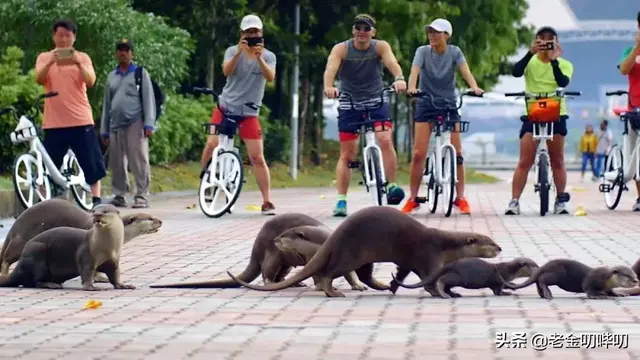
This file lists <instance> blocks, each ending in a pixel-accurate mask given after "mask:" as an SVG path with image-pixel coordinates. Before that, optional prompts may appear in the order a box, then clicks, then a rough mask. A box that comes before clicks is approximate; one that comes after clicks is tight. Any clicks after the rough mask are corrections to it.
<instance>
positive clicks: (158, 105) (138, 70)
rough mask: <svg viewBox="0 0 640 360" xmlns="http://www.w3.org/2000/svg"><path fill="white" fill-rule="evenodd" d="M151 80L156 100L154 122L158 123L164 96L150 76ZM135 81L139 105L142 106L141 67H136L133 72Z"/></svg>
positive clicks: (162, 109)
mask: <svg viewBox="0 0 640 360" xmlns="http://www.w3.org/2000/svg"><path fill="white" fill-rule="evenodd" d="M149 78H150V80H151V87H152V88H153V97H154V98H155V100H156V118H155V121H158V118H159V117H160V115H162V113H163V112H164V100H165V96H164V93H163V92H162V89H160V86H158V84H157V83H156V82H155V81H153V79H152V78H151V76H149ZM135 81H136V85H137V87H138V94H139V95H140V104H142V66H138V67H137V68H136V71H135ZM142 118H143V119H144V106H142Z"/></svg>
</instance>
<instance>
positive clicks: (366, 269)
mask: <svg viewBox="0 0 640 360" xmlns="http://www.w3.org/2000/svg"><path fill="white" fill-rule="evenodd" d="M356 275H358V279H360V281H362V283H363V284H365V285H367V286H368V287H370V288H372V289H373V290H378V291H386V290H389V289H390V288H391V287H390V286H389V285H386V284H383V283H381V282H379V281H378V280H376V279H375V278H374V277H373V263H369V264H365V265H363V266H361V267H360V268H359V269H356Z"/></svg>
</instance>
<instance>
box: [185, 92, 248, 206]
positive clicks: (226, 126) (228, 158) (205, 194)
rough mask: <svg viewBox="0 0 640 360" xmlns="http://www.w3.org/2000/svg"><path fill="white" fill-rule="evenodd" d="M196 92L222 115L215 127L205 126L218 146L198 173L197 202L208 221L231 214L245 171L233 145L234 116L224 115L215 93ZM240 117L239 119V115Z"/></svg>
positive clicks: (234, 131) (237, 150) (205, 124)
mask: <svg viewBox="0 0 640 360" xmlns="http://www.w3.org/2000/svg"><path fill="white" fill-rule="evenodd" d="M193 90H194V91H195V92H198V93H203V94H207V95H212V96H213V97H214V100H215V101H216V106H217V107H218V110H220V113H222V121H221V122H220V124H218V125H215V124H212V123H204V124H203V125H204V127H205V131H206V133H207V134H208V135H218V140H219V141H218V145H217V146H216V147H215V148H214V149H213V151H212V156H211V160H209V163H208V164H207V167H206V168H205V169H204V170H203V171H202V174H200V189H199V191H198V202H199V205H200V210H202V212H203V213H204V214H205V215H206V216H208V217H211V218H218V217H221V216H222V215H224V214H226V213H231V212H233V209H234V204H235V203H236V200H238V196H239V195H240V191H241V190H242V184H243V183H244V169H243V168H242V159H241V158H240V151H239V149H238V148H236V147H235V146H234V136H235V134H236V130H237V127H238V126H237V122H236V117H237V116H238V115H233V114H230V113H227V112H225V111H224V109H222V108H221V107H220V105H219V101H218V94H217V93H216V92H215V91H213V89H209V88H200V87H195V88H193ZM244 105H245V106H247V107H249V108H251V109H253V110H258V109H259V108H260V106H259V105H256V104H254V103H245V104H244ZM239 116H242V114H240V115H239ZM221 193H222V194H224V196H225V202H224V205H223V206H222V207H220V208H216V203H217V201H218V200H219V199H218V198H219V196H220V194H221Z"/></svg>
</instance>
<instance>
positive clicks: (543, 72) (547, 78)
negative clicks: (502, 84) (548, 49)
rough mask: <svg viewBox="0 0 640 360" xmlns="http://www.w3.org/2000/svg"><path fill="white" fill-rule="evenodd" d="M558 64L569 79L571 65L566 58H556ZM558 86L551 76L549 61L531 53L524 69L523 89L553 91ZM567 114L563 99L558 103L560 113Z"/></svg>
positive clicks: (542, 91)
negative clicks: (544, 60) (543, 60)
mask: <svg viewBox="0 0 640 360" xmlns="http://www.w3.org/2000/svg"><path fill="white" fill-rule="evenodd" d="M558 66H559V67H560V70H562V73H563V74H564V75H565V76H566V77H568V78H569V80H571V76H572V75H573V65H572V64H571V62H569V61H568V60H565V59H563V58H558ZM557 88H558V84H557V83H556V79H555V78H554V77H553V68H552V67H551V62H542V61H541V60H540V59H539V58H538V56H537V55H533V57H532V58H531V60H529V63H528V64H527V67H526V68H525V69H524V89H525V91H527V92H531V93H536V94H537V93H553V92H554V91H556V89H557ZM566 114H567V105H566V103H565V99H562V103H561V104H560V115H566Z"/></svg>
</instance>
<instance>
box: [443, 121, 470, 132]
mask: <svg viewBox="0 0 640 360" xmlns="http://www.w3.org/2000/svg"><path fill="white" fill-rule="evenodd" d="M447 130H449V131H451V132H457V133H466V132H467V131H469V122H468V121H462V120H460V121H450V122H449V123H448V124H447Z"/></svg>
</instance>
